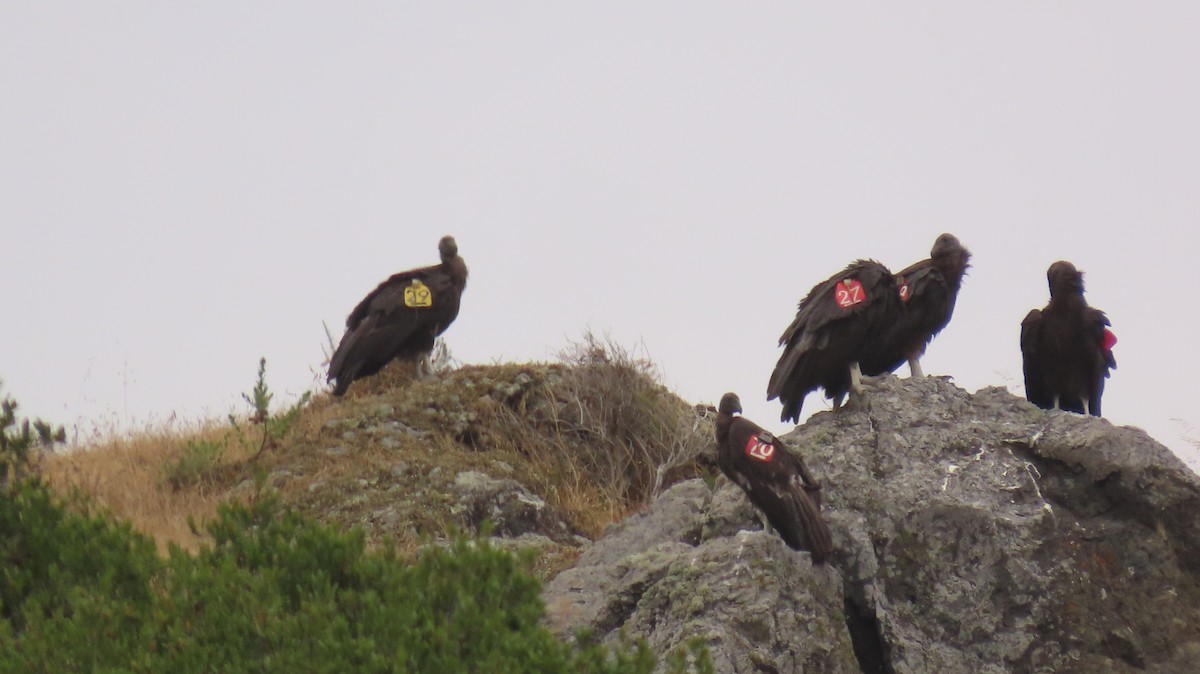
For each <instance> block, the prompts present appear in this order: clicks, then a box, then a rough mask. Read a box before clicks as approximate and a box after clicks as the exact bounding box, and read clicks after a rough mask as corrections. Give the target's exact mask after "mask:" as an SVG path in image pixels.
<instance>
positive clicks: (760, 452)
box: [716, 393, 833, 564]
mask: <svg viewBox="0 0 1200 674" xmlns="http://www.w3.org/2000/svg"><path fill="white" fill-rule="evenodd" d="M741 411H742V401H741V400H740V399H738V397H737V395H736V394H734V393H726V394H725V395H723V396H721V404H720V405H719V406H718V407H717V419H716V429H717V465H718V466H720V468H721V472H723V473H725V475H726V477H728V478H729V479H730V480H732V481H733V482H734V483H735V484H737V485H738V486H739V487H741V488H742V491H744V492H746V496H747V497H748V498H749V499H750V502H751V503H753V504H754V506H755V507H756V508H758V509H759V510H760V511H762V513H763V514H764V515H766V517H767V521H768V522H770V524H771V527H772V528H774V529H775V530H776V531H778V532H779V536H780V537H781V538H783V541H784V542H785V543H787V545H788V547H789V548H792V549H793V550H808V551H809V552H811V553H812V558H813V563H815V564H821V563H823V562H824V561H825V560H826V559H828V558H829V555H830V553H832V552H833V538H832V537H831V535H830V533H829V527H828V525H826V524H825V520H823V519H822V518H821V499H820V489H821V484H820V482H818V481H817V480H816V479H815V478H813V476H812V475H811V474H810V473H809V472H808V469H807V468H806V467H805V465H804V460H803V459H802V458H800V455H799V454H795V453H793V452H792V451H791V450H789V449H788V447H787V446H786V445H784V444H783V441H781V440H780V439H779V438H777V437H775V436H774V435H772V434H770V433H768V432H767V431H765V430H763V429H762V427H760V426H759V425H758V424H756V423H754V422H753V421H750V420H749V419H746V418H744V417H741V416H734V415H735V414H741Z"/></svg>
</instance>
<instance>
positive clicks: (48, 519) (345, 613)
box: [0, 400, 708, 674]
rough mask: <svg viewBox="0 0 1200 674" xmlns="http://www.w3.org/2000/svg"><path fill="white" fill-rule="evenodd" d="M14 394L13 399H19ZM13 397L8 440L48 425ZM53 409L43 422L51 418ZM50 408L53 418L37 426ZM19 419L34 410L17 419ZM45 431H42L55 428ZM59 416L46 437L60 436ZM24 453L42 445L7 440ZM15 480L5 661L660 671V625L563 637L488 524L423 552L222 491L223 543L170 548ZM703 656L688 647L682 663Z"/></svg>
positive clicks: (3, 575) (93, 667)
mask: <svg viewBox="0 0 1200 674" xmlns="http://www.w3.org/2000/svg"><path fill="white" fill-rule="evenodd" d="M5 402H6V403H8V402H10V401H7V400H6V401H5ZM15 409H16V405H15V403H13V404H12V405H6V406H5V407H4V417H3V419H4V420H5V422H4V425H3V427H2V428H0V436H2V437H4V438H5V443H4V447H5V448H12V447H17V448H19V449H21V450H22V451H27V450H28V448H29V447H30V446H32V443H35V442H36V441H37V440H36V439H35V438H34V437H33V436H32V435H31V434H30V433H29V432H28V428H29V426H28V424H27V423H25V424H17V422H16V419H15V414H12V412H13V411H15ZM39 423H40V422H39ZM43 426H44V427H45V428H46V429H49V427H48V426H45V425H44V424H43V425H42V426H38V427H35V428H41V427H43ZM13 428H22V429H24V430H23V431H17V432H15V433H12V434H10V431H11V430H12V429H13ZM39 433H40V431H39ZM53 435H54V433H53V432H50V431H49V430H48V433H47V434H46V436H47V438H49V439H46V440H45V441H46V442H49V441H50V440H52V439H53ZM4 456H5V458H6V459H8V460H9V461H8V463H6V465H8V466H23V465H26V463H27V462H26V461H25V459H26V458H27V455H26V454H17V453H10V454H6V455H4ZM6 474H7V475H8V477H9V479H8V480H7V481H6V482H5V483H4V486H3V490H2V491H3V493H2V494H0V672H47V673H49V672H172V673H174V672H184V673H186V672H215V671H220V672H388V673H391V672H447V673H453V672H513V673H522V672H547V673H549V672H564V671H571V672H594V673H597V674H625V673H632V672H650V671H652V670H653V668H654V666H655V659H654V657H653V655H652V654H651V653H650V652H649V650H648V648H647V647H646V645H645V643H644V642H641V641H638V642H632V641H624V642H622V643H620V644H618V645H617V646H615V647H612V648H610V647H606V646H600V645H597V644H594V643H591V642H590V640H589V639H587V638H586V637H581V638H580V639H578V640H577V644H576V645H574V646H570V645H567V644H564V643H562V642H560V641H558V640H557V639H555V638H554V636H553V635H552V634H551V633H550V632H549V631H548V630H547V629H546V628H545V627H543V626H542V625H541V624H540V621H541V619H542V617H543V606H542V603H541V599H540V597H539V594H538V592H539V584H538V581H537V580H536V579H535V578H533V576H532V575H530V573H529V568H530V565H531V563H532V558H531V556H530V555H522V556H515V555H513V554H512V553H509V552H507V551H504V550H501V549H498V548H495V547H493V546H492V545H491V544H490V543H489V542H488V541H487V539H486V538H481V539H477V540H472V539H468V538H463V537H460V538H457V539H456V540H454V541H453V542H451V543H450V544H448V545H444V546H439V545H429V546H427V547H426V548H425V549H424V550H423V551H422V552H421V553H420V554H419V556H418V557H417V559H416V560H414V561H411V562H408V561H403V560H400V559H398V558H397V556H396V554H395V553H394V551H393V550H391V549H384V550H378V551H375V550H368V549H367V548H366V545H365V542H364V535H363V533H362V532H361V531H360V530H352V531H349V532H343V531H339V530H337V529H335V528H333V527H329V526H324V525H321V524H317V523H314V522H311V521H309V520H306V519H304V518H303V517H301V516H300V515H298V514H296V513H294V512H289V511H285V510H283V509H282V508H281V507H280V504H279V501H278V499H277V498H273V497H259V498H257V499H256V501H255V503H253V504H251V505H249V506H240V505H235V506H225V507H222V508H221V510H220V512H219V515H218V518H217V519H216V520H215V521H214V522H212V523H211V524H210V525H209V527H208V532H209V534H210V536H211V543H210V544H208V545H205V546H203V547H202V548H201V550H200V552H199V553H198V554H195V555H192V554H189V553H187V552H184V551H183V550H181V549H180V548H177V547H175V548H172V550H171V551H170V556H169V558H168V559H166V560H163V559H162V558H160V557H159V556H158V555H157V553H156V552H155V547H154V543H153V541H152V540H151V539H150V538H149V537H147V536H145V535H143V534H140V533H138V532H135V531H133V530H132V528H131V527H130V526H129V525H128V524H125V523H120V522H117V521H115V520H113V519H111V518H110V517H106V516H103V515H100V514H98V513H96V512H94V511H93V509H92V508H91V507H90V506H89V505H88V503H87V502H86V501H84V500H82V499H81V498H78V497H77V498H74V499H71V500H68V501H63V500H62V499H59V498H57V497H55V496H54V495H52V494H51V492H50V491H49V489H48V488H47V487H46V485H45V484H44V483H43V482H42V481H41V480H40V479H39V478H38V477H37V476H36V474H26V475H24V476H19V475H18V474H17V473H6ZM705 661H706V660H705V658H704V657H703V654H702V653H701V654H700V655H699V656H696V653H695V649H694V648H693V649H692V650H691V651H689V655H688V656H687V657H685V656H683V655H678V654H677V655H676V656H674V659H673V660H672V662H671V663H670V671H686V670H687V669H688V668H689V667H692V665H691V664H689V663H695V664H696V667H695V668H696V669H698V670H699V671H708V670H705V669H704V668H703V666H702V665H703V664H704V662H705Z"/></svg>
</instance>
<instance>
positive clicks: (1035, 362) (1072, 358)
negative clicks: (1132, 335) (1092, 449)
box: [1021, 261, 1117, 417]
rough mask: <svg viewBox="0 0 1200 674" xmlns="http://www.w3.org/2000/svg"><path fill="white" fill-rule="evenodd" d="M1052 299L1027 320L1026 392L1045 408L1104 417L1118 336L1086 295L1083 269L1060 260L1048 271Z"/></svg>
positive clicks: (1023, 340)
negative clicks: (1102, 408)
mask: <svg viewBox="0 0 1200 674" xmlns="http://www.w3.org/2000/svg"><path fill="white" fill-rule="evenodd" d="M1046 278H1047V280H1048V281H1049V283H1050V303H1049V304H1047V305H1046V308H1045V309H1042V310H1040V311H1039V310H1037V309H1034V310H1032V311H1030V312H1029V314H1027V315H1026V316H1025V320H1023V321H1021V357H1022V361H1023V366H1024V370H1025V397H1026V398H1028V399H1029V402H1031V403H1033V404H1034V405H1037V406H1038V407H1041V408H1042V409H1063V410H1067V411H1069V412H1076V413H1079V414H1090V415H1092V416H1097V417H1098V416H1100V397H1101V396H1102V395H1104V380H1105V379H1107V378H1108V376H1109V371H1110V370H1112V369H1114V368H1116V367H1117V361H1116V358H1114V357H1113V352H1112V347H1113V345H1115V344H1116V343H1117V338H1116V336H1115V335H1114V334H1113V333H1112V331H1111V330H1109V329H1108V327H1107V326H1109V325H1110V323H1109V322H1108V317H1107V316H1105V315H1104V312H1103V311H1100V310H1099V309H1095V308H1092V307H1090V306H1088V303H1087V300H1086V299H1084V297H1083V273H1082V272H1080V271H1078V270H1077V269H1075V265H1073V264H1071V263H1070V262H1065V261H1059V262H1055V263H1054V264H1052V265H1050V269H1049V270H1048V271H1047V272H1046Z"/></svg>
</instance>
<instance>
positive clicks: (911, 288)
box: [860, 234, 971, 377]
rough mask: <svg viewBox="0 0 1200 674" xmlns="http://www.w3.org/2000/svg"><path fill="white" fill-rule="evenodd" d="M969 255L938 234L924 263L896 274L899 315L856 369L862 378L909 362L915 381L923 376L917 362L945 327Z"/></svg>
mask: <svg viewBox="0 0 1200 674" xmlns="http://www.w3.org/2000/svg"><path fill="white" fill-rule="evenodd" d="M970 260H971V251H969V250H967V249H966V248H964V247H963V245H962V244H961V243H959V241H958V238H957V237H955V236H954V235H953V234H942V235H941V236H939V237H938V238H937V241H935V242H934V243H933V250H931V251H930V253H929V259H927V260H921V261H920V262H917V263H916V264H913V265H912V266H910V267H908V268H906V269H904V270H903V271H900V272H898V273H897V274H896V286H897V289H898V292H899V293H900V302H901V304H902V305H903V306H904V310H903V311H901V312H899V313H898V314H897V315H896V319H895V321H893V323H892V324H891V325H890V326H888V328H887V330H885V331H884V333H883V335H882V337H880V339H879V341H878V342H876V343H874V344H872V345H871V347H870V348H869V349H868V350H867V353H866V356H865V357H864V358H863V360H862V362H861V363H860V365H861V367H862V373H863V374H864V375H867V376H875V375H881V374H885V373H888V372H895V371H896V368H898V367H900V366H901V365H902V364H903V363H905V362H908V368H909V371H910V372H911V373H912V376H914V377H921V376H924V373H923V372H922V371H921V356H923V355H925V348H926V347H927V346H929V342H930V341H931V340H932V339H933V338H934V336H935V335H937V334H938V333H939V332H941V331H942V329H943V328H945V327H946V325H947V324H949V323H950V317H951V316H953V315H954V304H955V301H956V300H957V299H958V290H959V288H960V287H962V279H963V275H964V274H965V273H966V271H967V267H968V266H970V265H969V263H970Z"/></svg>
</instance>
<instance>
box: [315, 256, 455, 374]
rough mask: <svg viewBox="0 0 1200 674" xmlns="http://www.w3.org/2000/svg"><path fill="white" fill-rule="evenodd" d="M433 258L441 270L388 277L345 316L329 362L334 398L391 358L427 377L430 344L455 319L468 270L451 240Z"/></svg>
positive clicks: (423, 270) (428, 268)
mask: <svg viewBox="0 0 1200 674" xmlns="http://www.w3.org/2000/svg"><path fill="white" fill-rule="evenodd" d="M438 253H440V254H441V258H442V262H441V264H437V265H434V266H432V267H422V268H420V269H411V270H409V271H404V272H400V273H399V274H395V275H393V276H392V277H391V278H389V279H388V280H386V281H384V282H383V283H380V284H379V286H378V287H377V288H375V290H372V291H371V292H370V294H368V295H367V296H366V297H364V298H363V300H362V301H361V302H359V303H358V306H356V307H354V311H352V312H350V316H349V318H347V319H346V333H345V334H344V335H343V336H342V341H341V343H340V344H338V347H337V351H335V352H334V354H333V358H331V359H330V361H329V376H328V381H330V382H335V383H334V388H333V394H334V395H335V396H340V395H342V394H344V393H345V392H346V389H348V388H349V387H350V384H351V382H353V381H354V380H356V379H360V378H362V377H366V376H368V375H372V374H375V373H376V372H378V371H379V370H381V369H382V368H383V366H385V365H387V364H388V363H390V362H391V361H392V360H393V359H396V358H399V359H402V360H416V361H417V376H418V377H422V376H425V375H426V374H428V373H429V372H428V371H429V369H430V363H429V355H430V353H431V352H432V351H433V344H434V340H435V339H436V338H437V336H438V335H440V334H442V333H443V332H445V330H446V328H447V327H449V326H450V324H451V323H453V322H454V319H455V318H456V317H457V316H458V307H459V301H460V300H461V297H462V292H463V289H464V288H466V286H467V264H466V263H465V262H463V259H462V258H461V257H459V255H458V244H457V243H455V241H454V237H452V236H445V237H442V240H441V241H439V242H438Z"/></svg>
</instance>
